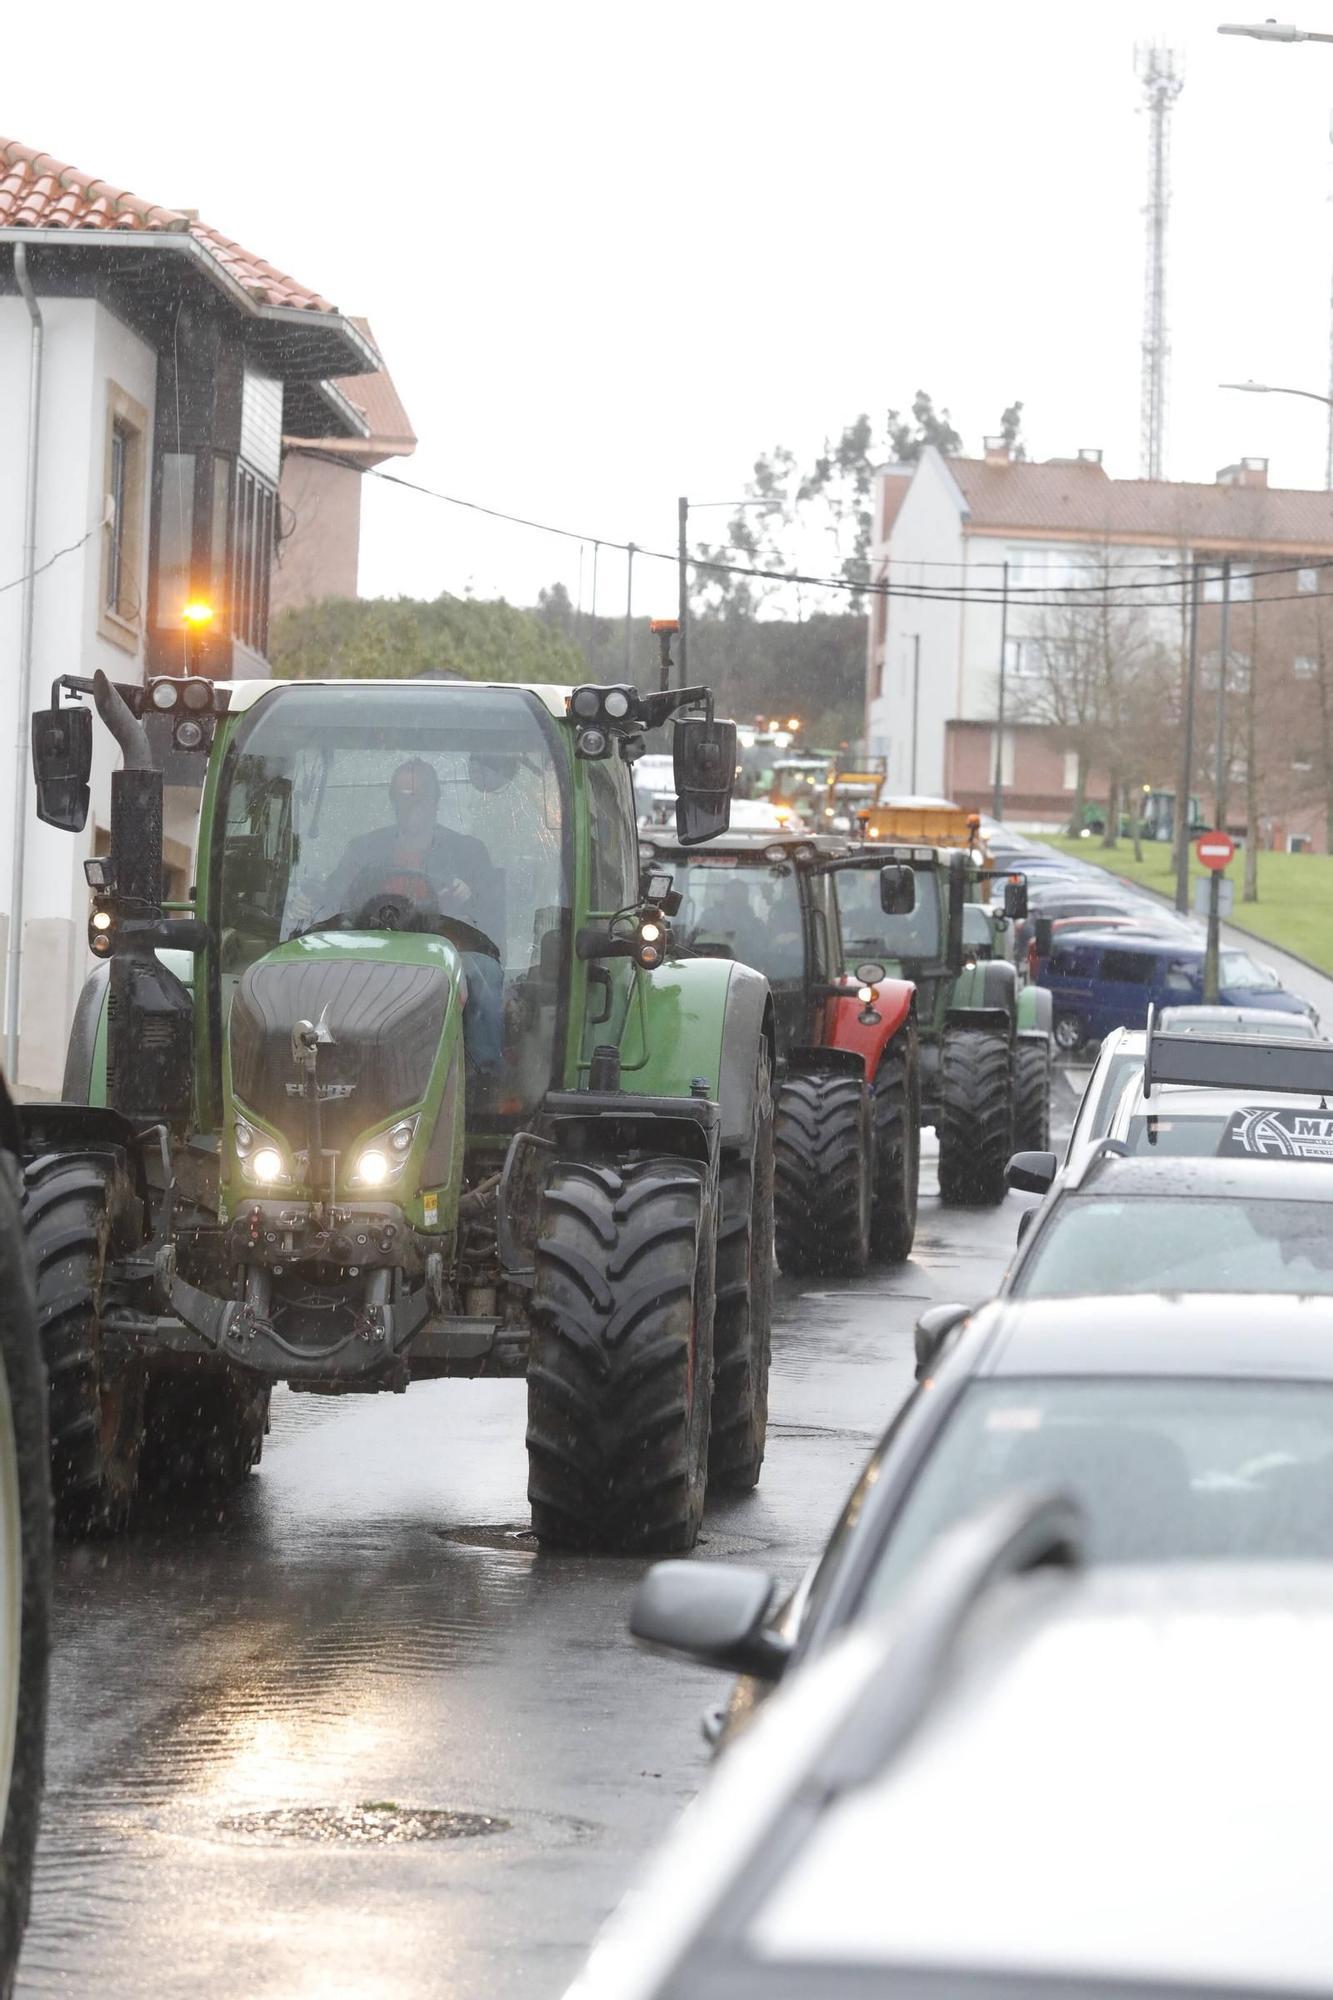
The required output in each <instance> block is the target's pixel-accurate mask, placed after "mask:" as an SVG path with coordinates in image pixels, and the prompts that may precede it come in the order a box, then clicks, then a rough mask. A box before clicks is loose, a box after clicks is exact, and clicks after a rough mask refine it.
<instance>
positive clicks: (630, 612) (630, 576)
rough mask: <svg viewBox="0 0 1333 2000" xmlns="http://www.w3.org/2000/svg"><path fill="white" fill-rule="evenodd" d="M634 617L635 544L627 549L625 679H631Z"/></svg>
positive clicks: (631, 543) (628, 545)
mask: <svg viewBox="0 0 1333 2000" xmlns="http://www.w3.org/2000/svg"><path fill="white" fill-rule="evenodd" d="M633 617H634V544H633V542H630V543H628V544H627V546H626V549H625V679H626V680H628V679H629V678H630V665H631V657H632V656H631V652H630V624H631V621H632V619H633Z"/></svg>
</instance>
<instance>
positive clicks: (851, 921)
mask: <svg viewBox="0 0 1333 2000" xmlns="http://www.w3.org/2000/svg"><path fill="white" fill-rule="evenodd" d="M912 873H913V879H914V882H915V886H916V902H915V904H914V905H913V907H912V909H910V910H909V911H907V913H906V914H905V915H903V916H900V917H889V916H886V915H885V914H884V911H883V910H882V909H881V908H880V900H879V871H878V870H877V869H875V868H843V869H840V870H839V871H838V905H839V908H840V909H841V911H842V937H843V945H844V948H845V950H846V954H847V963H848V964H849V965H854V964H855V963H856V961H857V960H858V959H894V960H896V961H897V962H898V963H899V964H903V963H920V962H922V961H935V960H938V959H941V958H943V956H944V948H945V940H944V912H943V908H942V905H941V902H940V878H939V876H938V874H937V873H936V872H935V870H934V869H933V868H916V869H913V871H912Z"/></svg>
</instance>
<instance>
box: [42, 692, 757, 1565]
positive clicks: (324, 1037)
mask: <svg viewBox="0 0 1333 2000" xmlns="http://www.w3.org/2000/svg"><path fill="white" fill-rule="evenodd" d="M665 666H666V667H668V668H669V661H668V662H666V663H665ZM667 678H668V675H667V672H666V671H664V673H663V680H664V682H666V681H667ZM89 695H91V696H92V699H93V702H94V704H95V706H96V709H97V712H98V714H99V715H100V717H101V720H102V722H103V723H104V724H105V725H106V727H107V728H108V729H109V731H110V732H111V735H112V736H113V737H114V739H115V741H116V743H117V744H118V745H119V748H120V751H121V753H122V760H123V768H122V769H119V770H117V771H115V772H114V773H113V776H112V802H111V827H110V846H109V852H108V853H107V854H106V855H104V856H98V857H96V858H94V859H91V860H89V861H88V862H87V863H86V864H85V873H86V875H87V878H88V882H89V885H90V887H91V889H92V891H93V908H92V914H91V918H90V924H89V943H90V947H91V949H92V951H93V954H94V957H95V958H97V959H99V960H100V961H102V962H101V963H100V964H98V965H96V966H95V967H94V970H93V973H92V976H91V978H90V979H89V981H88V983H87V985H86V987H85V989H84V992H83V995H82V999H81V1002H80V1005H79V1009H78V1013H77V1017H76V1020H75V1025H74V1030H73V1034H72V1037H71V1042H70V1047H69V1055H68V1063H67V1070H66V1077H65V1085H64V1090H63V1093H62V1098H63V1101H62V1102H61V1103H59V1104H45V1105H39V1104H30V1105H25V1106H24V1107H23V1108H22V1118H23V1125H24V1139H25V1154H26V1178H27V1210H28V1215H29V1218H30V1226H31V1239H32V1247H33V1251H34V1255H35V1259H36V1265H37V1273H38V1302H39V1313H40V1317H41V1321H42V1327H43V1338H44V1342H45V1347H46V1356H47V1365H48V1368H49V1370H50V1376H51V1421H52V1457H53V1470H54V1483H55V1488H56V1497H57V1508H58V1513H59V1518H60V1519H61V1521H62V1522H63V1524H64V1526H65V1528H66V1529H67V1530H69V1531H73V1532H93V1531H98V1530H101V1531H106V1530H108V1529H112V1528H115V1527H117V1526H118V1525H119V1524H121V1523H122V1522H123V1520H124V1518H125V1515H126V1512H127V1509H128V1507H129V1505H130V1502H131V1499H132V1496H133V1495H134V1492H135V1490H136V1487H137V1486H138V1485H139V1484H140V1483H141V1482H146V1481H149V1480H152V1481H153V1482H154V1483H155V1484H156V1483H176V1484H182V1483H184V1484H187V1485H189V1484H195V1485H208V1486H209V1487H211V1488H215V1489H216V1488H217V1487H219V1486H222V1487H225V1486H227V1485H230V1484H233V1483H235V1482H237V1481H239V1480H240V1479H241V1478H242V1477H243V1476H244V1475H245V1474H246V1473H247V1472H248V1470H249V1468H250V1467H251V1466H252V1465H253V1464H254V1462H255V1461H256V1460H257V1458H258V1456H259V1452H260V1448H261V1444H262V1440H263V1437H264V1434H265V1429H266V1422H267V1412H268V1403H269V1396H270V1391H271V1388H272V1385H273V1384H274V1383H281V1382H285V1383H287V1384H289V1385H290V1387H291V1388H292V1389H294V1390H300V1391H304V1392H310V1393H323V1394H340V1393H346V1392H349V1391H356V1390H404V1389H406V1388H407V1386H408V1384H409V1383H411V1382H414V1381H420V1380H422V1379H430V1378H435V1377H441V1376H451V1375H465V1376H481V1375H485V1376H518V1377H523V1378H525V1379H526V1382H527V1394H528V1433H527V1442H528V1459H529V1489H528V1490H529V1497H530V1501H531V1507H532V1519H533V1526H534V1529H535V1532H536V1534H537V1535H538V1536H539V1537H540V1538H541V1539H542V1540H543V1541H545V1542H548V1543H553V1544H558V1545H562V1546H567V1547H584V1548H597V1549H607V1550H626V1551H628V1550H633V1551H640V1550H652V1549H662V1548H673V1549H684V1548H688V1547H690V1546H691V1545H692V1544H693V1542H694V1539H695V1536H696V1534H697V1532H698V1527H699V1521H700V1516H701V1512H702V1508H703V1502H704V1491H705V1485H706V1483H707V1481H708V1478H709V1477H710V1475H711V1477H712V1479H713V1481H714V1482H715V1483H721V1484H725V1485H728V1486H732V1487H745V1486H749V1485H753V1484H754V1482H755V1480H756V1479H757V1478H758V1476H759V1467H760V1463H761V1461H762V1458H763V1450H764V1428H765V1410H766V1396H767V1372H768V1353H769V1305H770V1282H771V1281H770V1271H769V1261H768V1260H767V1258H766V1256H765V1254H764V1250H765V1246H767V1245H768V1244H770V1243H771V1230H772V1217H771V1200H772V1195H771V1180H772V1174H771V1153H772V1102H771V1086H770V1078H771V1075H772V1061H773V1017H772V1005H771V1001H770V996H769V992H768V988H767V985H766V984H765V982H764V980H763V978H762V977H761V976H760V975H759V974H757V973H754V972H751V971H750V970H748V969H747V968H745V967H743V966H739V965H723V964H717V963H712V964H710V963H708V962H706V961H699V962H697V963H691V964H673V963H669V962H668V959H667V955H666V954H667V944H668V924H667V919H666V916H665V914H664V913H663V910H662V907H661V900H660V899H661V898H663V897H666V896H668V894H669V888H670V884H669V881H667V880H666V879H665V878H660V879H656V880H655V879H652V878H650V877H645V876H641V873H640V860H639V850H638V842H637V834H636V828H635V814H634V798H633V791H632V787H631V783H630V765H631V763H632V760H633V758H634V757H635V756H636V755H637V754H639V753H640V752H641V750H642V748H643V745H644V741H645V735H644V732H645V731H647V730H649V729H652V728H655V727H659V726H660V725H662V724H663V723H665V722H666V721H667V720H668V719H669V718H671V717H674V718H675V726H674V756H675V768H676V777H677V790H678V794H679V805H678V829H679V834H680V838H681V839H682V840H683V841H684V842H686V843H687V844H688V843H693V842H695V841H700V840H706V839H709V838H711V837H712V836H713V835H714V834H716V833H717V832H719V831H722V830H724V829H725V827H726V824H727V818H728V813H729V798H730V781H731V777H732V774H733V771H734V767H735V742H734V737H735V730H734V725H733V724H731V723H725V722H719V721H715V720H714V718H713V710H712V701H711V697H710V696H709V695H708V693H707V690H705V689H703V688H690V689H684V690H676V691H671V690H669V688H665V687H664V689H663V691H661V692H657V693H650V694H640V693H639V692H638V691H637V690H636V689H635V688H633V687H630V686H624V685H619V686H612V687H598V686H588V687H580V688H577V689H575V690H573V692H572V693H569V692H567V691H565V690H563V689H557V688H546V687H535V688H534V687H520V686H514V685H488V684H481V683H474V682H446V681H419V682H413V681H391V682H385V681H376V682H369V683H366V682H348V681H337V682H312V681H301V682H278V683H274V682H268V681H265V682H233V683H222V682H219V683H216V684H213V683H209V682H207V681H205V680H202V679H196V678H186V679H183V680H179V679H158V680H154V681H151V682H150V683H149V684H148V685H147V687H119V688H118V687H116V686H114V685H112V684H111V683H110V682H109V681H108V680H107V679H106V678H105V676H104V675H101V674H98V675H97V676H96V677H95V679H94V680H93V681H91V682H89V681H84V680H81V679H75V678H72V677H65V678H64V679H63V680H61V681H60V682H58V683H57V684H56V687H55V689H54V690H53V698H52V707H51V709H50V710H49V711H42V712H39V713H38V714H37V715H35V716H34V717H33V756H34V766H35V770H36V777H37V788H38V811H39V814H40V816H41V817H42V818H43V819H44V820H46V821H47V822H48V823H50V824H52V825H56V826H63V827H65V828H67V829H69V830H72V831H77V830H78V829H79V828H80V827H81V826H82V825H83V824H84V823H85V819H86V814H87V809H88V797H89V794H88V774H89V768H90V758H91V751H92V737H93V718H92V713H91V711H90V709H89V708H88V707H87V706H86V705H85V698H86V697H87V696H89ZM164 812H165V814H166V818H167V823H168V825H169V826H171V827H173V828H176V829H178V830H179V829H180V828H181V827H182V826H183V825H184V824H185V822H186V821H187V820H188V819H190V818H191V817H193V818H194V820H195V821H196V822H197V840H196V847H195V877H194V886H193V887H192V888H190V890H189V893H188V896H184V895H182V896H179V897H178V898H177V900H176V901H175V902H174V903H173V902H165V901H164V892H163V852H164V849H163V816H164ZM721 1241H726V1242H727V1243H728V1244H729V1245H730V1246H731V1248H730V1250H729V1252H728V1260H727V1276H726V1284H725V1290H723V1289H722V1288H721V1287H720V1285H719V1268H718V1244H719V1242H721ZM715 1296H716V1303H715ZM715 1373H716V1380H717V1388H716V1391H715V1390H714V1377H715Z"/></svg>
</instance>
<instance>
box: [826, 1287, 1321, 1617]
mask: <svg viewBox="0 0 1333 2000" xmlns="http://www.w3.org/2000/svg"><path fill="white" fill-rule="evenodd" d="M1070 1332H1071V1334H1073V1333H1074V1332H1075V1329H1074V1328H1073V1327H1072V1326H1071V1328H1070ZM1014 1487H1028V1488H1037V1487H1039V1488H1043V1489H1049V1488H1051V1487H1056V1488H1059V1489H1061V1490H1062V1491H1065V1492H1068V1493H1070V1494H1071V1495H1072V1496H1073V1497H1074V1498H1075V1499H1076V1500H1077V1501H1078V1502H1079V1504H1080V1506H1081V1507H1082V1508H1083V1510H1084V1512H1085V1514H1086V1516H1087V1522H1088V1536H1089V1551H1090V1554H1091V1556H1092V1559H1093V1560H1094V1561H1099V1562H1150V1563H1157V1562H1179V1561H1189V1560H1197V1559H1200V1558H1236V1559H1262V1560H1284V1559H1287V1558H1301V1559H1306V1558H1312V1559H1322V1560H1327V1559H1328V1558H1329V1557H1330V1556H1333V1386H1330V1385H1329V1384H1326V1383H1322V1382H1315V1383H1311V1382H1300V1383H1287V1382H1267V1381H1226V1382H1217V1381H1188V1382H1182V1381H1173V1380H1169V1379H1165V1378H1164V1379H1162V1380H1160V1381H1145V1380H1141V1379H1130V1380H1108V1379H1104V1378H1103V1379H1097V1380H1090V1381H1058V1382H1053V1381H1031V1380H1026V1381H1006V1382H996V1381H989V1382H977V1383H973V1384H972V1385H971V1387H969V1388H968V1389H967V1390H966V1391H965V1392H964V1394H963V1396H962V1399H961V1401H960V1403H959V1406H958V1409H957V1411H956V1412H955V1414H954V1416H953V1417H952V1418H951V1419H950V1421H949V1423H948V1425H947V1427H946V1429H945V1431H944V1433H943V1435H942V1436H941V1438H940V1439H939V1441H938V1443H937V1444H936V1446H935V1449H934V1450H933V1451H932V1453H931V1454H930V1457H929V1458H928V1459H927V1461H926V1463H925V1465H924V1467H923V1468H922V1471H921V1472H920V1474H919V1475H918V1477H917V1479H916V1481H915V1483H914V1484H913V1486H912V1488H911V1490H910V1492H909V1493H908V1495H907V1498H906V1500H905V1502H904V1503H903V1505H902V1507H901V1508H900V1509H899V1512H898V1514H897V1517H896V1519H895V1520H894V1522H893V1523H892V1526H891V1530H890V1532H889V1534H888V1536H887V1539H886V1542H885V1546H884V1549H883V1552H882V1555H881V1559H880V1561H879V1564H878V1565H877V1567H876V1569H875V1570H874V1572H873V1573H872V1575H871V1577H870V1579H869V1582H868V1584H867V1587H866V1593H865V1597H864V1599H863V1601H862V1606H861V1609H862V1610H863V1611H866V1612H870V1611H875V1610H878V1609H880V1608H881V1607H882V1606H883V1605H885V1604H886V1603H888V1602H889V1601H890V1599H891V1598H892V1597H893V1595H894V1593H895V1592H896V1591H897V1590H898V1588H899V1585H900V1584H901V1582H902V1581H903V1579H904V1578H905V1577H906V1575H907V1573H908V1571H909V1570H910V1569H911V1567H912V1565H913V1564H914V1563H915V1562H916V1561H917V1559H918V1558H919V1557H920V1556H921V1555H922V1553H923V1552H924V1551H925V1549H926V1548H927V1546H928V1545H929V1544H930V1543H931V1542H932V1541H933V1540H934V1539H935V1537H936V1536H937V1535H939V1534H940V1533H941V1532H942V1531H943V1530H944V1529H945V1528H947V1527H949V1526H950V1525H951V1524H952V1523H953V1522H955V1521H958V1520H961V1519H962V1517H963V1516H964V1515H966V1514H969V1513H971V1512H972V1511H973V1509H975V1508H977V1507H980V1506H982V1505H984V1504H985V1503H986V1502H987V1501H988V1500H990V1499H993V1498H995V1497H996V1496H998V1495H999V1494H1001V1493H1004V1492H1008V1491H1010V1490H1012V1489H1013V1488H1014Z"/></svg>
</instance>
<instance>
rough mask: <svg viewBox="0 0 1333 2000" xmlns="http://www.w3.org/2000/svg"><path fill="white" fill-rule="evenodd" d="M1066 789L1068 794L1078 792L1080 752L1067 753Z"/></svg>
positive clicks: (1070, 751) (1071, 751)
mask: <svg viewBox="0 0 1333 2000" xmlns="http://www.w3.org/2000/svg"><path fill="white" fill-rule="evenodd" d="M1064 788H1065V790H1066V791H1067V792H1076V791H1077V790H1078V751H1077V750H1066V751H1065V775H1064Z"/></svg>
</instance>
